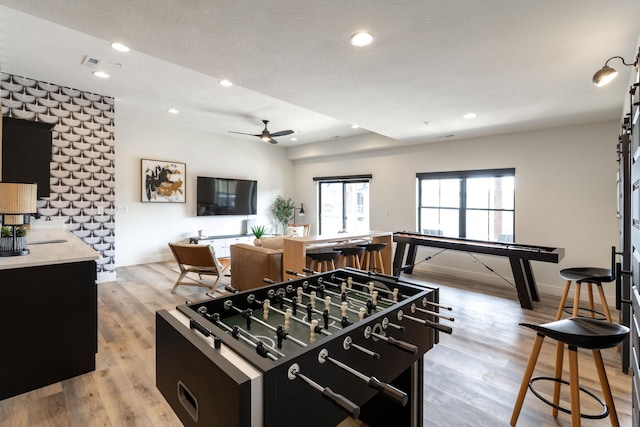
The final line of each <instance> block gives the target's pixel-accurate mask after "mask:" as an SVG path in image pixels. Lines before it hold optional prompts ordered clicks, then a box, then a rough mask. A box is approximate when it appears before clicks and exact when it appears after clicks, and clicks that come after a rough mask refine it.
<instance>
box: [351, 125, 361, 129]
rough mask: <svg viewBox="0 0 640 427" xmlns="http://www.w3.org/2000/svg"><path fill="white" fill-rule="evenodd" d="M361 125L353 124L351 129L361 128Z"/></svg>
mask: <svg viewBox="0 0 640 427" xmlns="http://www.w3.org/2000/svg"><path fill="white" fill-rule="evenodd" d="M359 128H360V126H359V125H351V129H359Z"/></svg>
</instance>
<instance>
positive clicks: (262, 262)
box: [230, 243, 282, 291]
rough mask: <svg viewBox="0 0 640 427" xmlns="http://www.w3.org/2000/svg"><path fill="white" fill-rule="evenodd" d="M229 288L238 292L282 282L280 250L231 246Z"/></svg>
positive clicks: (245, 245)
mask: <svg viewBox="0 0 640 427" xmlns="http://www.w3.org/2000/svg"><path fill="white" fill-rule="evenodd" d="M230 248H231V286H233V287H234V288H235V289H237V290H239V291H244V290H247V289H253V288H258V287H261V286H265V285H266V283H265V282H264V281H263V280H262V279H264V278H268V279H271V280H274V281H276V282H281V281H282V250H278V249H269V248H261V247H258V246H253V245H247V244H245V243H238V244H235V245H231V247H230Z"/></svg>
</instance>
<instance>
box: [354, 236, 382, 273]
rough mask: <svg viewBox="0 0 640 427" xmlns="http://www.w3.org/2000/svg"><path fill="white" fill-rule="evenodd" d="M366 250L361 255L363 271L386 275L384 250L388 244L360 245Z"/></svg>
mask: <svg viewBox="0 0 640 427" xmlns="http://www.w3.org/2000/svg"><path fill="white" fill-rule="evenodd" d="M358 246H360V247H363V248H364V253H363V254H362V255H361V258H362V259H361V260H360V264H361V266H362V269H363V270H366V271H374V272H379V273H382V274H385V271H384V262H383V260H382V250H383V249H384V248H386V247H387V244H386V243H364V244H362V245H358Z"/></svg>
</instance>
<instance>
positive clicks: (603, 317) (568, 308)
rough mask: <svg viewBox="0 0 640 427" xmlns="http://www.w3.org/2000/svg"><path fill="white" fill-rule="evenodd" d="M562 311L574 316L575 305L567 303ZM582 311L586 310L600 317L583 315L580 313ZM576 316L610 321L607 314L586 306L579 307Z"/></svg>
mask: <svg viewBox="0 0 640 427" xmlns="http://www.w3.org/2000/svg"><path fill="white" fill-rule="evenodd" d="M562 311H563V312H565V313H566V314H568V315H570V316H573V305H565V306H564V307H562ZM581 311H582V312H584V311H586V312H587V313H593V314H594V315H598V316H600V317H591V316H583V315H581V314H580V312H581ZM576 317H587V318H590V319H596V320H604V321H607V322H608V321H609V320H608V319H607V316H606V315H605V314H604V313H602V312H600V311H597V310H591V309H590V308H586V307H578V315H577V316H576Z"/></svg>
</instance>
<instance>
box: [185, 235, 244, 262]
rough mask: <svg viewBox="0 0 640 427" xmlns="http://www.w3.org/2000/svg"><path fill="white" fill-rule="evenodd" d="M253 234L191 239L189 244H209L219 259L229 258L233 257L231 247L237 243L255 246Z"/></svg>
mask: <svg viewBox="0 0 640 427" xmlns="http://www.w3.org/2000/svg"><path fill="white" fill-rule="evenodd" d="M253 240H254V237H253V234H229V235H227V236H202V237H198V236H196V237H189V243H192V244H195V245H197V244H204V243H208V244H209V245H211V247H212V248H213V250H214V252H215V253H216V257H217V258H229V257H230V256H231V249H230V246H231V245H235V244H236V243H247V244H253Z"/></svg>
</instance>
